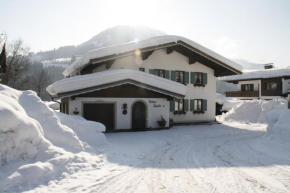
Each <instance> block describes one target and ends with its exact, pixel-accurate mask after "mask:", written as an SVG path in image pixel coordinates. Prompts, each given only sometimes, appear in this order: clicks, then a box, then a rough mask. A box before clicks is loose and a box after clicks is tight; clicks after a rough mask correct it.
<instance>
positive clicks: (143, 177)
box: [37, 124, 290, 193]
mask: <svg viewBox="0 0 290 193" xmlns="http://www.w3.org/2000/svg"><path fill="white" fill-rule="evenodd" d="M265 128H266V126H265V125H246V124H244V125H241V124H231V125H222V124H221V125H203V126H179V127H174V128H171V129H170V130H163V131H147V132H128V133H110V134H106V137H107V139H108V141H109V142H110V143H111V145H110V147H107V148H106V149H105V150H104V152H103V153H102V154H100V155H99V156H102V157H103V159H104V162H103V166H102V167H101V168H100V169H98V170H95V171H87V172H77V173H75V174H74V175H72V176H68V177H67V178H64V179H63V180H61V181H58V182H57V183H56V184H52V185H49V186H48V187H42V188H44V189H46V190H50V191H61V192H65V191H71V192H73V191H75V192H80V191H84V192H126V193H128V192H138V193H140V192H158V193H159V192H178V193H180V192H227V193H228V192H275V193H277V192H290V153H289V151H288V153H287V151H283V150H281V149H278V148H280V146H277V144H278V143H277V144H276V143H275V142H273V141H270V140H269V139H267V137H266V136H265V132H266V131H265ZM278 145H279V144H278ZM42 188H37V189H38V190H39V191H41V190H43V189H42Z"/></svg>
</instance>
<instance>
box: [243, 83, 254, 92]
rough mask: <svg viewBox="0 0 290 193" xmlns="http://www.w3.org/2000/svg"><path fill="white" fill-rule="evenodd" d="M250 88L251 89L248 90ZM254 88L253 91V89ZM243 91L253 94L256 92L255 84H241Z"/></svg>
mask: <svg viewBox="0 0 290 193" xmlns="http://www.w3.org/2000/svg"><path fill="white" fill-rule="evenodd" d="M247 87H249V88H250V89H249V90H247V89H246V88H247ZM251 88H253V89H251ZM241 91H242V92H253V91H254V84H241Z"/></svg>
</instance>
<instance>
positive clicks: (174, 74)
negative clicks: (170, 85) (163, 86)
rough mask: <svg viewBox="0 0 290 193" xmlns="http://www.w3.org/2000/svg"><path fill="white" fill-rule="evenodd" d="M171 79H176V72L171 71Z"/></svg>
mask: <svg viewBox="0 0 290 193" xmlns="http://www.w3.org/2000/svg"><path fill="white" fill-rule="evenodd" d="M171 80H173V81H176V72H175V71H171Z"/></svg>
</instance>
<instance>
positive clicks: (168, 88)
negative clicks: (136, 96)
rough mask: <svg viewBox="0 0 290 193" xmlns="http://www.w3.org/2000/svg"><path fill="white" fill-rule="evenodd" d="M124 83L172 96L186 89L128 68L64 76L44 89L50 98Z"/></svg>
mask: <svg viewBox="0 0 290 193" xmlns="http://www.w3.org/2000/svg"><path fill="white" fill-rule="evenodd" d="M124 84H131V85H135V86H138V87H141V88H144V89H148V90H151V91H154V92H158V93H162V94H164V95H167V96H169V97H173V98H184V96H185V94H186V91H187V87H186V86H184V85H182V84H180V83H177V82H174V81H171V80H167V79H165V78H160V77H157V76H155V75H151V74H148V73H144V72H140V71H136V70H129V69H118V70H109V71H104V72H99V73H94V74H90V75H83V76H76V77H71V78H66V79H63V80H60V81H58V82H55V83H54V84H52V85H50V86H48V87H47V88H46V90H47V92H49V94H50V95H51V97H52V98H64V97H70V96H75V95H79V94H83V93H88V92H93V91H97V90H102V89H107V88H111V87H116V86H120V85H124Z"/></svg>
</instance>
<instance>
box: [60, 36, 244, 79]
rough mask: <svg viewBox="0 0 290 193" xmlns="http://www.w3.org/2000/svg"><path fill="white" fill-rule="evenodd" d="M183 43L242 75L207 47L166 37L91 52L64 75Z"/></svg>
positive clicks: (226, 60)
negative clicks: (94, 62)
mask: <svg viewBox="0 0 290 193" xmlns="http://www.w3.org/2000/svg"><path fill="white" fill-rule="evenodd" d="M181 43H184V46H189V47H191V48H194V51H195V52H197V53H198V54H200V55H203V56H205V57H207V58H209V59H214V60H216V61H218V62H219V64H220V65H221V66H223V67H225V68H227V69H230V70H231V71H233V72H235V73H236V74H241V71H242V66H241V65H239V64H237V63H235V62H233V61H231V60H229V59H227V58H225V57H223V56H221V55H219V54H217V53H215V52H213V51H212V50H210V49H207V48H206V47H204V46H202V45H200V44H198V43H196V42H194V41H192V40H189V39H187V38H184V37H180V36H172V35H165V36H157V37H153V38H148V39H144V40H140V41H133V42H128V43H124V44H119V45H115V46H110V47H105V48H101V49H96V50H92V51H89V52H87V53H86V54H85V55H84V56H83V57H82V58H80V59H79V60H77V61H75V62H74V63H73V64H72V65H70V66H69V67H68V68H67V69H66V70H65V71H64V72H63V75H64V76H66V77H67V76H70V75H74V74H75V73H76V72H77V71H79V70H81V69H82V68H84V67H85V66H86V65H88V64H89V62H90V60H91V59H96V58H102V57H105V56H114V58H113V59H115V58H118V55H121V54H122V53H126V52H130V51H134V50H136V49H146V48H152V47H156V46H164V48H165V47H169V46H172V45H173V44H174V45H178V44H181ZM189 49H190V48H189ZM152 50H154V48H152Z"/></svg>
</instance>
